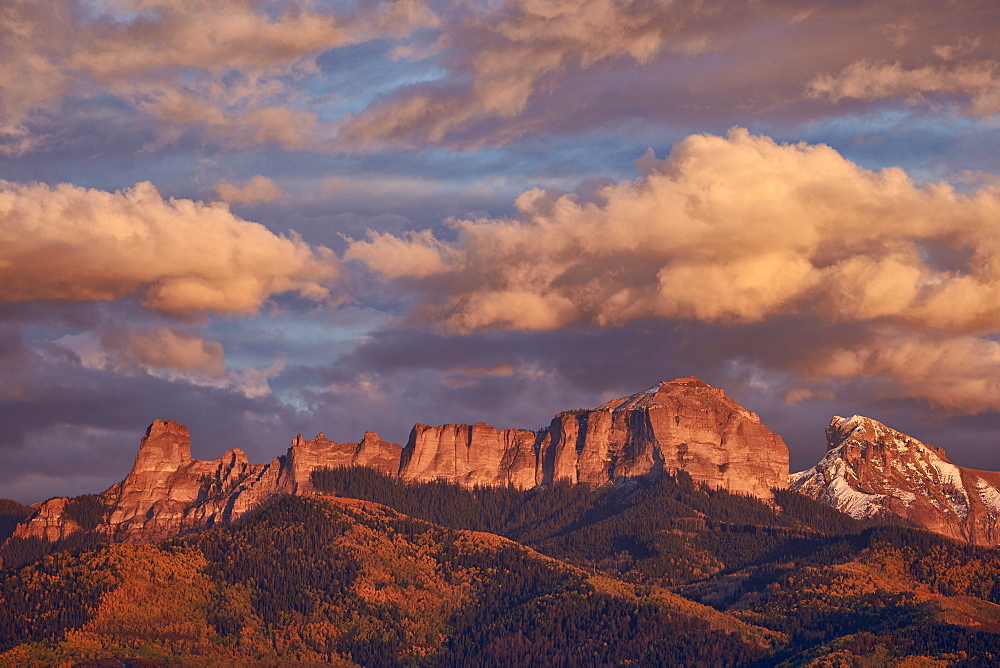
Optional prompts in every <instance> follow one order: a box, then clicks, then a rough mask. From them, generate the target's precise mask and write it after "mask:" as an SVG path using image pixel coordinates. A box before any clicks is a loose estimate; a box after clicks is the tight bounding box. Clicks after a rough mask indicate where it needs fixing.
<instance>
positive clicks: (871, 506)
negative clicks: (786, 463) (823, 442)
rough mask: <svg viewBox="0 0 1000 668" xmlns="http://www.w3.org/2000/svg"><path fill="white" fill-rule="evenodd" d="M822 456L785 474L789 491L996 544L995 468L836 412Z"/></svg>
mask: <svg viewBox="0 0 1000 668" xmlns="http://www.w3.org/2000/svg"><path fill="white" fill-rule="evenodd" d="M826 436H827V452H826V456H824V457H823V459H822V460H821V461H820V462H819V463H818V464H816V466H814V467H813V468H811V469H808V470H806V471H801V472H799V473H795V474H792V475H791V476H789V481H790V483H791V489H792V490H794V491H797V492H801V493H802V494H805V495H807V496H810V497H812V498H814V499H816V500H818V501H822V502H823V503H826V504H829V505H831V506H833V507H834V508H837V509H838V510H841V511H843V512H845V513H847V514H849V515H852V516H853V517H857V518H862V517H872V516H876V515H879V514H881V513H892V514H895V515H899V516H900V517H903V518H905V519H907V520H910V521H911V522H913V523H914V524H916V525H917V526H920V527H923V528H925V529H930V530H931V531H936V532H938V533H941V534H944V535H946V536H950V537H952V538H956V539H959V540H964V541H968V542H971V543H977V544H980V545H998V544H1000V473H997V472H990V471H976V470H973V469H967V468H963V467H961V466H956V465H955V464H952V463H951V462H950V461H948V459H947V457H946V456H945V453H944V450H942V449H941V448H937V447H934V446H933V445H928V444H926V443H923V442H921V441H919V440H917V439H915V438H913V437H911V436H907V435H906V434H903V433H901V432H898V431H896V430H895V429H892V428H890V427H887V426H885V425H884V424H882V423H881V422H877V421H875V420H872V419H871V418H867V417H862V416H860V415H855V416H853V417H850V418H843V417H834V418H833V420H832V421H831V422H830V426H829V427H827V429H826Z"/></svg>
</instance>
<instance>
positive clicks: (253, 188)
mask: <svg viewBox="0 0 1000 668" xmlns="http://www.w3.org/2000/svg"><path fill="white" fill-rule="evenodd" d="M215 192H216V194H217V195H218V196H219V199H221V200H222V201H223V202H229V203H230V204H253V203H255V202H274V201H277V200H281V199H285V198H286V197H288V193H286V192H285V191H284V190H282V189H281V188H279V187H278V184H276V183H275V182H274V181H272V180H271V179H269V178H267V177H266V176H261V175H260V174H258V175H256V176H254V177H253V178H252V179H250V180H249V181H248V182H247V183H245V184H243V185H241V186H240V185H234V184H232V183H219V184H216V186H215Z"/></svg>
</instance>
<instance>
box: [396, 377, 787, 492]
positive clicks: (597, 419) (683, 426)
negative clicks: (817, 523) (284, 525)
mask: <svg viewBox="0 0 1000 668" xmlns="http://www.w3.org/2000/svg"><path fill="white" fill-rule="evenodd" d="M402 462H403V463H402V469H401V473H400V474H401V475H402V476H403V477H404V478H405V479H407V480H435V479H438V480H449V481H454V482H460V483H462V484H468V485H472V484H483V485H506V484H508V483H509V484H513V485H515V486H516V487H520V488H528V487H534V486H536V485H545V484H550V483H552V482H554V481H557V480H568V481H570V482H573V483H585V484H587V485H590V486H593V487H596V486H598V485H603V484H606V483H609V482H613V481H615V480H617V479H620V478H627V477H633V476H646V475H662V474H664V473H672V472H676V471H678V470H683V471H687V472H688V473H689V474H690V475H691V477H692V478H693V479H694V480H695V482H704V483H707V484H708V485H711V486H712V487H720V488H723V489H728V490H730V491H733V492H738V493H741V494H753V495H754V496H759V497H762V498H769V497H770V496H771V490H772V489H773V488H781V487H785V486H786V484H787V482H786V478H787V475H788V474H787V471H788V448H787V447H786V446H785V444H784V442H783V441H782V440H781V437H780V436H778V435H777V434H775V433H773V432H771V431H770V430H769V429H768V428H767V427H765V426H764V425H763V424H761V421H760V418H758V417H757V415H756V414H754V413H752V412H750V411H748V410H747V409H745V408H743V407H742V406H740V405H739V404H737V403H736V402H735V401H733V400H732V399H731V398H729V397H728V396H726V394H725V392H723V391H722V390H721V389H718V388H715V387H711V386H709V385H706V384H705V383H703V382H702V381H700V380H698V379H697V378H679V379H677V380H673V381H670V382H662V383H659V384H657V385H655V386H653V387H651V388H650V389H648V390H646V391H645V392H639V393H637V394H633V395H630V396H627V397H623V398H621V399H615V400H613V401H609V402H607V403H605V404H603V405H602V406H599V407H598V408H595V409H592V410H576V411H568V412H565V413H560V414H559V415H557V416H556V417H555V418H553V420H552V422H551V424H550V425H549V427H548V428H547V429H545V430H542V431H541V432H539V433H537V434H536V433H535V432H531V431H527V430H523V429H504V430H500V431H498V430H496V429H495V428H493V427H491V426H489V425H487V424H482V423H479V424H474V425H443V426H440V427H431V426H428V425H423V424H418V425H416V426H415V427H414V428H413V431H412V432H410V439H409V441H408V442H407V444H406V447H405V448H404V450H403V458H402Z"/></svg>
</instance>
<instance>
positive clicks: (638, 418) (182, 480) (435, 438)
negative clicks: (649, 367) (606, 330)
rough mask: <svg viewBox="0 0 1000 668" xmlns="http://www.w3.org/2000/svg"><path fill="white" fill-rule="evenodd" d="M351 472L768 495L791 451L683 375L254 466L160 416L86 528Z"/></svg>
mask: <svg viewBox="0 0 1000 668" xmlns="http://www.w3.org/2000/svg"><path fill="white" fill-rule="evenodd" d="M348 465H361V466H368V467H372V468H374V469H377V470H379V471H382V472H384V473H388V474H390V475H399V476H400V477H401V478H403V479H405V480H411V481H429V480H444V481H449V482H455V483H459V484H462V485H467V486H472V485H501V486H507V485H513V486H514V487H517V488H520V489H528V488H532V487H536V486H539V485H549V484H552V483H554V482H557V481H568V482H571V483H583V484H586V485H589V486H592V487H596V486H600V485H604V484H610V483H614V482H615V481H617V480H621V479H626V478H630V477H636V476H643V477H650V476H652V477H655V476H660V475H666V474H672V473H676V472H677V471H686V472H687V473H688V474H689V475H690V476H691V478H692V480H693V481H694V482H696V483H703V484H706V485H709V486H711V487H716V488H722V489H726V490H729V491H732V492H737V493H743V494H751V495H754V496H758V497H761V498H770V496H771V490H772V489H775V488H781V487H784V486H785V485H786V484H787V483H786V479H787V474H788V448H787V447H786V446H785V444H784V442H783V441H782V440H781V437H780V436H778V435H777V434H775V433H773V432H771V431H770V430H769V429H767V427H765V426H764V425H763V424H762V423H761V421H760V418H759V417H758V416H757V415H756V414H755V413H753V412H751V411H749V410H747V409H745V408H743V407H742V406H740V405H739V404H738V403H736V402H735V401H733V400H732V399H731V398H729V397H728V396H726V394H725V392H724V391H723V390H721V389H719V388H714V387H711V386H709V385H707V384H706V383H704V382H702V381H700V380H699V379H697V378H694V377H688V378H678V379H676V380H673V381H669V382H666V381H665V382H661V383H658V384H657V385H654V386H653V387H651V388H649V389H648V390H645V391H643V392H638V393H636V394H632V395H629V396H627V397H622V398H620V399H615V400H613V401H609V402H606V403H605V404H603V405H601V406H599V407H598V408H595V409H592V410H585V411H570V412H564V413H560V414H558V415H556V416H555V417H554V418H553V419H552V422H551V424H550V425H549V427H548V428H547V429H543V430H540V431H538V432H535V431H531V430H527V429H503V430H497V429H496V428H494V427H492V426H490V425H488V424H485V423H477V424H474V425H464V424H463V425H455V424H446V425H441V426H436V427H435V426H430V425H424V424H417V425H415V426H414V427H413V429H412V430H411V432H410V437H409V439H408V441H407V443H406V445H405V446H400V445H398V444H395V443H388V442H386V441H384V440H383V439H382V438H380V437H379V436H378V434H376V433H374V432H366V433H365V435H364V437H363V438H362V439H361V440H360V441H359V442H358V443H346V444H340V443H335V442H333V441H331V440H329V439H327V438H326V437H325V436H324V435H323V434H322V433H321V434H319V435H318V436H317V437H316V438H314V439H305V438H303V437H302V435H301V434H299V435H297V436H296V437H295V438H294V439H292V443H291V447H290V448H289V449H288V451H287V452H286V453H285V454H284V455H282V456H280V457H276V458H274V459H273V460H272V461H271V462H269V463H266V464H251V463H250V462H249V461H248V460H247V456H246V454H245V453H244V452H243V451H242V450H241V449H239V448H233V449H230V450H228V451H226V452H225V453H224V454H223V455H222V457H220V458H219V459H217V460H212V461H203V460H198V459H193V458H192V457H191V446H190V435H189V433H188V429H187V427H186V426H184V425H183V424H180V423H178V422H174V421H171V420H163V419H157V420H154V421H153V423H152V424H151V425H150V426H149V428H148V429H147V430H146V434H145V436H144V437H143V438H142V441H141V443H140V446H139V452H138V454H137V455H136V461H135V465H134V466H133V468H132V471H131V472H130V473H129V475H128V476H127V477H126V478H125V480H123V481H122V482H120V483H117V484H116V485H113V486H112V487H110V488H109V489H108V490H106V491H105V492H103V493H102V494H100V495H99V496H98V497H97V499H96V501H95V503H98V504H102V505H103V506H104V507H105V508H106V513H104V515H103V519H102V520H101V521H100V522H99V523H98V525H97V526H96V527H95V528H94V530H95V531H96V532H98V533H100V534H103V535H106V536H107V537H109V538H111V539H113V540H118V541H127V542H148V541H155V540H160V539H163V538H167V537H171V536H175V535H178V534H181V533H184V532H187V531H191V530H195V529H199V528H202V527H206V526H213V525H215V524H219V523H226V522H230V521H232V520H234V519H236V518H238V517H240V516H242V515H243V514H245V513H246V512H248V511H249V510H251V509H253V508H255V507H257V506H258V505H259V504H260V503H261V502H262V501H263V500H265V499H267V498H269V497H270V496H273V495H275V494H298V495H303V494H313V493H315V492H316V490H315V488H314V487H313V484H312V473H313V472H314V471H317V470H320V469H323V468H332V467H338V466H348ZM67 501H68V500H67V499H65V498H56V499H50V500H49V501H46V502H44V503H40V504H36V505H35V506H34V509H35V511H34V514H33V515H32V516H31V517H30V518H29V519H28V520H26V521H25V522H23V523H21V524H20V525H19V526H18V527H17V528H16V529H15V536H17V537H19V538H27V537H32V536H34V537H38V538H43V539H45V540H49V541H55V540H59V539H63V538H66V537H68V536H70V535H72V534H74V533H78V532H80V531H83V530H84V529H83V527H81V526H80V525H79V524H78V523H77V522H76V521H74V519H73V518H72V517H71V514H70V513H68V512H67V510H66V504H67Z"/></svg>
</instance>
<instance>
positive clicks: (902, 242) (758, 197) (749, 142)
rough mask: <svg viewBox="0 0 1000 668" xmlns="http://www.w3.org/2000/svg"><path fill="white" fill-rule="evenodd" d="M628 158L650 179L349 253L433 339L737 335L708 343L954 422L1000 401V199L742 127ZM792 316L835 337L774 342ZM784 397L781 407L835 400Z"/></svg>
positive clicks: (526, 204)
mask: <svg viewBox="0 0 1000 668" xmlns="http://www.w3.org/2000/svg"><path fill="white" fill-rule="evenodd" d="M639 165H640V167H641V169H643V170H644V171H645V173H644V175H643V176H641V177H640V178H638V179H636V180H634V181H624V182H620V183H617V184H612V185H608V186H606V187H604V188H601V189H598V190H597V191H596V192H595V193H594V195H593V197H591V198H582V197H580V196H577V195H571V194H563V193H558V192H548V191H543V190H540V189H535V190H531V191H528V192H525V193H524V194H522V195H521V196H520V197H519V198H518V200H517V214H516V215H515V216H513V217H511V218H483V219H474V220H454V221H451V222H450V226H451V227H452V228H453V233H454V234H453V238H452V239H450V240H444V239H442V238H439V237H437V236H435V235H434V234H432V233H431V232H429V231H423V232H419V233H416V232H415V233H409V234H402V235H391V234H375V233H370V234H369V235H368V237H367V238H366V239H360V240H354V241H352V242H351V243H350V245H349V247H348V250H347V251H346V253H345V255H344V257H345V258H346V259H350V260H354V261H359V262H362V263H364V264H365V265H366V266H367V267H368V268H369V269H370V270H371V271H373V272H375V274H377V275H378V276H380V277H381V278H382V279H383V280H385V281H387V282H388V284H389V285H390V286H391V287H392V289H393V290H395V291H399V290H403V291H409V292H410V293H411V294H412V295H414V296H415V297H416V298H417V304H416V307H415V309H414V310H413V312H412V313H411V319H412V321H414V322H419V323H425V324H430V325H431V326H432V327H434V328H436V329H438V330H439V331H442V332H450V333H457V334H466V335H467V334H470V333H474V332H477V331H513V332H545V331H553V332H555V331H565V330H568V329H572V328H579V327H583V328H598V329H605V328H622V327H628V326H631V324H632V323H635V326H638V327H644V326H645V325H643V324H642V323H647V322H650V321H651V320H652V321H655V320H663V321H666V322H674V323H685V322H688V323H699V324H700V325H701V326H704V327H707V328H709V329H714V330H716V331H719V332H727V331H728V332H731V335H730V336H728V337H727V338H726V339H725V340H728V344H724V343H718V342H717V343H716V344H715V345H714V346H711V345H709V344H708V343H707V341H708V340H709V339H702V341H703V342H705V343H704V345H706V346H709V347H710V348H712V350H715V351H716V352H717V353H719V354H721V355H723V358H725V359H734V358H736V357H739V356H741V355H745V356H747V357H748V359H751V360H759V361H760V362H761V363H764V364H765V365H767V366H768V367H769V368H771V369H778V370H783V372H785V373H791V374H793V375H794V376H795V377H798V378H802V377H807V378H811V379H813V380H816V379H819V378H821V377H823V376H826V377H832V378H835V379H844V378H858V377H872V378H881V379H883V380H884V382H881V381H880V382H879V383H878V384H877V385H878V387H879V388H880V389H879V392H884V393H886V394H885V395H884V396H890V395H891V396H897V397H910V398H915V399H916V398H919V399H922V400H924V401H929V402H931V403H933V404H936V405H939V406H943V407H946V408H947V409H949V410H963V411H967V412H976V411H980V410H986V409H988V408H1000V391H996V390H995V389H993V384H995V381H993V380H992V378H993V377H994V376H995V375H996V374H995V372H996V369H994V368H993V365H992V363H987V362H986V361H987V360H990V359H992V358H993V357H994V356H995V349H996V347H997V345H998V344H996V343H995V342H993V341H992V340H990V339H989V338H988V337H989V336H991V335H992V334H993V333H995V332H997V331H998V330H1000V235H998V234H997V230H996V221H997V220H998V218H1000V190H998V189H997V188H995V187H993V186H990V185H986V186H983V187H981V188H979V189H978V190H973V191H971V192H970V193H968V194H963V193H959V192H957V191H956V190H955V189H953V188H952V187H951V186H950V185H949V184H947V183H944V182H938V183H930V184H918V183H915V182H914V181H913V180H912V179H911V178H910V177H909V176H908V175H907V174H906V172H904V171H903V170H901V169H899V168H887V169H883V170H880V171H872V170H867V169H864V168H862V167H860V166H858V165H857V164H854V163H852V162H851V161H849V160H847V159H845V158H844V157H843V156H841V155H840V154H839V153H837V151H835V150H834V149H832V148H830V147H828V146H823V145H809V144H805V143H798V144H783V143H779V142H775V141H774V140H772V139H770V138H768V137H764V136H755V135H751V134H750V133H749V132H747V131H746V130H742V129H734V130H732V131H731V132H730V133H729V135H728V136H725V137H720V136H714V135H693V136H691V137H688V138H687V139H685V140H684V141H682V142H680V143H678V144H676V145H675V146H674V148H673V150H672V151H671V153H670V155H669V156H668V157H667V158H666V159H664V160H656V159H655V158H652V157H651V156H648V155H647V156H646V158H644V159H643V160H641V161H640V162H639ZM789 318H792V319H796V324H788V325H787V326H788V327H791V328H792V329H791V331H796V332H806V331H810V330H815V331H817V332H818V331H822V330H824V329H827V330H830V331H838V332H839V333H838V334H837V335H836V336H833V337H828V338H826V339H824V338H817V337H814V336H812V335H808V334H805V333H803V334H801V337H793V338H791V339H789V338H788V337H777V336H776V332H777V331H779V330H781V329H782V328H783V327H784V326H786V325H782V324H781V323H782V322H787V321H788V319H789ZM809 322H811V323H814V326H810V327H809V328H805V327H804V324H803V323H809ZM834 325H838V326H839V327H840V328H839V329H835V328H834ZM754 328H758V329H760V328H762V332H758V333H757V334H753V333H752V332H754V331H756V330H755V329H754ZM844 328H847V329H846V330H845V329H844ZM852 330H853V334H851V331H852ZM900 333H906V336H903V334H900ZM755 337H763V340H766V341H783V343H781V344H780V345H778V344H777V343H775V344H774V345H773V346H768V345H762V344H761V343H760V342H759V341H757V339H756V338H755ZM915 341H916V342H919V344H918V343H915ZM772 348H773V349H772ZM932 353H933V355H932ZM928 356H931V357H930V358H928ZM920 359H924V360H925V361H926V360H927V359H933V360H935V361H934V362H933V363H926V364H920V363H917V360H920ZM976 359H979V360H980V363H979V364H978V365H977V364H976V363H975V362H974V361H975V360H976ZM694 371H695V372H697V369H695V370H694ZM783 382H785V381H783ZM786 384H787V385H788V387H786V394H787V401H789V402H791V403H795V402H798V401H802V400H804V399H806V398H809V397H819V398H821V399H824V400H826V399H827V398H828V397H829V396H830V395H829V392H830V391H831V390H830V389H829V388H823V387H801V386H795V385H794V383H792V382H791V381H788V382H787V383H786ZM873 387H874V386H873ZM889 388H891V389H892V391H891V392H890V389H889ZM793 390H797V391H793ZM809 393H811V394H809ZM880 396H882V395H880Z"/></svg>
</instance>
